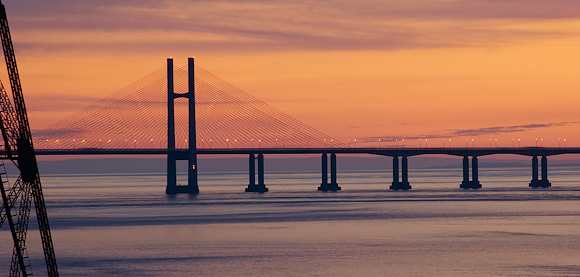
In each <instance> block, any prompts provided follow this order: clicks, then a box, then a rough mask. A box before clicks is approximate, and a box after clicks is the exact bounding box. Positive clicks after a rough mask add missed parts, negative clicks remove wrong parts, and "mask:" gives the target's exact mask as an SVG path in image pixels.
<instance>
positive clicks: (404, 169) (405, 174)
mask: <svg viewBox="0 0 580 277" xmlns="http://www.w3.org/2000/svg"><path fill="white" fill-rule="evenodd" d="M390 189H392V190H400V189H401V190H408V189H411V185H409V169H408V162H407V156H402V157H401V181H399V157H398V156H394V157H393V183H392V184H391V186H390Z"/></svg>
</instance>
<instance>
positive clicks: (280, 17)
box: [0, 0, 580, 146]
mask: <svg viewBox="0 0 580 277" xmlns="http://www.w3.org/2000/svg"><path fill="white" fill-rule="evenodd" d="M6 2H8V1H6ZM286 2H287V1H280V2H276V1H73V0H68V1H60V0H56V1H50V3H48V2H45V1H38V0H34V1H11V2H8V3H5V5H6V9H7V13H8V18H9V22H10V27H11V31H12V37H13V40H14V42H15V51H16V55H17V60H18V64H19V70H20V73H21V78H22V83H23V88H24V93H25V97H26V101H27V103H28V109H29V116H30V121H31V125H32V128H33V129H42V128H44V127H46V126H48V125H49V124H51V123H54V122H55V121H58V120H59V119H61V118H63V117H64V116H66V115H69V114H71V113H73V112H75V111H77V110H79V109H80V108H82V107H84V106H86V105H88V104H90V103H92V102H94V101H95V100H97V99H99V98H100V97H104V96H107V95H109V94H111V93H113V92H115V91H117V90H119V89H120V88H122V87H124V86H125V85H127V84H130V83H132V82H133V81H135V80H137V79H139V78H140V77H142V76H144V75H146V74H148V73H150V72H151V71H153V70H155V69H158V68H160V67H162V66H164V64H165V59H166V58H167V57H169V56H172V57H174V58H175V63H176V64H177V65H182V64H185V63H186V58H187V57H188V56H191V55H195V56H196V62H197V63H198V64H199V65H201V66H202V67H204V68H205V69H207V70H209V71H211V72H212V73H214V74H216V75H218V76H220V77H221V78H223V79H225V80H227V81H229V82H230V83H232V84H234V85H236V86H238V87H240V88H241V89H243V90H245V91H247V92H249V93H250V94H252V95H254V96H256V97H258V98H260V99H262V100H264V101H266V102H268V103H270V104H271V105H273V106H275V107H276V108H278V109H280V110H282V111H284V112H286V113H287V114H290V115H292V116H294V117H295V118H297V119H300V120H301V121H303V122H305V123H307V124H309V125H311V126H313V127H315V128H316V129H318V130H320V131H322V132H325V133H327V134H329V135H331V136H333V137H335V138H337V139H340V140H343V141H347V139H349V138H350V139H352V138H358V139H359V141H363V140H365V139H366V140H375V141H376V140H378V139H379V138H381V139H382V141H383V142H384V141H389V142H390V143H394V142H393V141H394V140H395V139H402V138H406V145H417V146H418V145H419V142H418V141H419V138H427V137H429V138H431V139H430V142H429V143H430V144H431V145H433V146H439V145H442V144H443V138H445V139H446V141H447V142H445V145H446V146H447V145H448V143H449V141H448V140H449V139H452V145H453V146H464V145H465V143H466V140H469V141H471V140H472V139H475V145H476V146H477V145H480V146H487V145H489V140H490V139H492V140H493V141H494V144H495V139H496V138H497V139H498V141H499V142H498V145H500V146H511V145H512V139H516V140H517V139H518V138H519V139H521V142H520V143H521V145H522V146H527V145H534V144H535V140H536V139H543V140H544V141H543V145H544V146H558V144H559V139H560V143H562V140H563V138H566V140H567V146H580V132H579V131H578V129H579V127H580V124H579V123H580V109H578V108H577V107H576V106H577V105H578V103H580V96H578V92H579V91H580V80H579V78H578V77H577V73H576V68H577V65H578V64H580V51H578V50H577V49H580V31H579V30H580V14H578V13H577V12H576V11H578V10H580V2H579V1H574V0H554V1H541V0H512V1H483V0H472V1H454V0H444V1H443V0H442V1H427V0H413V1H409V0H392V1H341V0H337V1H323V2H324V3H315V4H313V3H311V2H312V1H301V0H298V1H292V3H286ZM4 75H5V73H2V75H1V76H0V77H2V80H3V81H4V83H5V84H7V83H8V79H7V78H6V77H4ZM431 145H430V146H431ZM470 145H471V142H470ZM369 146H370V144H369Z"/></svg>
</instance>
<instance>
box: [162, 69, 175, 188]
mask: <svg viewBox="0 0 580 277" xmlns="http://www.w3.org/2000/svg"><path fill="white" fill-rule="evenodd" d="M173 100H174V89H173V59H167V186H166V187H165V193H167V194H175V193H177V188H176V187H177V165H176V164H177V160H176V158H175V104H174V102H173Z"/></svg>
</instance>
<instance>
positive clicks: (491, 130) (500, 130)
mask: <svg viewBox="0 0 580 277" xmlns="http://www.w3.org/2000/svg"><path fill="white" fill-rule="evenodd" d="M577 123H578V122H558V123H543V124H525V125H512V126H496V127H485V128H475V129H454V130H448V132H449V136H451V137H453V136H457V137H462V136H480V135H491V134H506V133H516V132H523V131H529V130H533V129H540V128H550V127H556V126H565V125H569V124H577Z"/></svg>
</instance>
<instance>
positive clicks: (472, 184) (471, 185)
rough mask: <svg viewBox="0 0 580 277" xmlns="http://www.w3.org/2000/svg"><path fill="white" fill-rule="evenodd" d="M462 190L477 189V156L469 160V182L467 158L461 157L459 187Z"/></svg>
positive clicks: (479, 184)
mask: <svg viewBox="0 0 580 277" xmlns="http://www.w3.org/2000/svg"><path fill="white" fill-rule="evenodd" d="M459 187H460V188H462V189H479V188H481V183H479V165H478V161H477V156H473V157H472V158H471V181H470V180H469V157H468V156H463V181H462V182H461V185H460V186H459Z"/></svg>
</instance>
